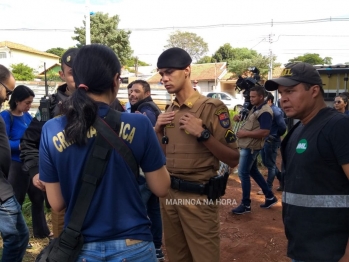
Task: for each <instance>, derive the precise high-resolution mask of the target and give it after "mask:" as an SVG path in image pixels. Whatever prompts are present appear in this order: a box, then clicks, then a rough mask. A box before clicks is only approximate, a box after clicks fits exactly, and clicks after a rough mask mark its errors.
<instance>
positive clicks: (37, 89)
mask: <svg viewBox="0 0 349 262" xmlns="http://www.w3.org/2000/svg"><path fill="white" fill-rule="evenodd" d="M62 84H63V83H61V82H48V93H49V94H54V93H55V92H56V90H57V88H58V87H59V86H60V85H62ZM16 85H26V86H28V87H29V88H31V89H32V90H33V91H34V94H35V97H34V101H33V104H32V107H31V109H30V111H29V112H30V114H32V115H35V112H36V111H37V109H38V107H39V104H40V99H41V98H42V97H43V96H44V95H45V82H42V81H40V82H25V81H16ZM150 87H151V96H152V98H153V100H154V102H155V103H156V104H157V105H158V106H159V108H160V109H161V110H164V108H165V106H166V105H167V104H170V103H171V101H172V95H170V94H169V93H167V91H166V89H165V88H163V87H162V88H159V85H151V86H150ZM117 98H118V99H119V100H120V101H121V103H122V104H126V103H127V101H128V92H127V85H126V84H121V86H120V89H119V92H118V94H117ZM7 107H8V106H7V104H5V105H4V106H3V108H2V109H6V108H7Z"/></svg>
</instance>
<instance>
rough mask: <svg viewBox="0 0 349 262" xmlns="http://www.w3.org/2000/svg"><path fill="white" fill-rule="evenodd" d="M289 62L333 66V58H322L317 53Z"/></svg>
mask: <svg viewBox="0 0 349 262" xmlns="http://www.w3.org/2000/svg"><path fill="white" fill-rule="evenodd" d="M288 62H290V63H294V62H305V63H309V64H312V65H320V64H321V65H322V64H331V63H332V57H325V58H321V57H320V55H319V54H315V53H306V54H304V55H301V56H297V57H295V58H292V59H289V60H288Z"/></svg>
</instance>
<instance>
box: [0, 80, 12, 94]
mask: <svg viewBox="0 0 349 262" xmlns="http://www.w3.org/2000/svg"><path fill="white" fill-rule="evenodd" d="M0 84H1V85H2V86H3V87H5V89H6V95H7V96H10V95H12V93H13V91H12V90H10V89H9V88H8V87H7V86H6V85H4V84H3V83H1V82H0Z"/></svg>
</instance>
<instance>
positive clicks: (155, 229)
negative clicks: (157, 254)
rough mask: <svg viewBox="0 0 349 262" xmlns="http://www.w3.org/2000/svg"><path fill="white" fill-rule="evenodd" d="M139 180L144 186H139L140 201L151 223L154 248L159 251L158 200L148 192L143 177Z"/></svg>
mask: <svg viewBox="0 0 349 262" xmlns="http://www.w3.org/2000/svg"><path fill="white" fill-rule="evenodd" d="M139 179H140V180H141V179H143V180H144V184H141V185H139V190H140V191H141V195H142V200H143V203H144V205H145V206H146V208H147V213H148V217H149V219H150V221H151V228H150V230H151V233H152V235H153V242H154V245H155V248H156V249H159V248H161V245H162V221H161V212H160V202H159V198H158V197H157V196H155V195H154V194H153V193H152V192H151V191H150V189H149V187H148V185H147V183H146V182H145V179H144V178H143V177H142V178H141V177H140V178H139ZM141 182H142V180H141Z"/></svg>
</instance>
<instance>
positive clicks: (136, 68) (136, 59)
mask: <svg viewBox="0 0 349 262" xmlns="http://www.w3.org/2000/svg"><path fill="white" fill-rule="evenodd" d="M135 76H136V77H138V56H136V57H135Z"/></svg>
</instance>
